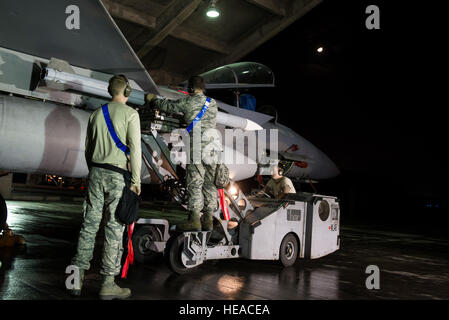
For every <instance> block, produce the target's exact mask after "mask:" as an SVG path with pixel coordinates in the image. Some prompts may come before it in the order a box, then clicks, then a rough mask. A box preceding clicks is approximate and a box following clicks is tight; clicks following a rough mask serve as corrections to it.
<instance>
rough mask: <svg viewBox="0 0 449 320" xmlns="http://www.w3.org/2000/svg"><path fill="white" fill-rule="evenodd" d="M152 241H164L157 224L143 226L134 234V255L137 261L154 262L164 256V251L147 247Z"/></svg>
mask: <svg viewBox="0 0 449 320" xmlns="http://www.w3.org/2000/svg"><path fill="white" fill-rule="evenodd" d="M150 241H158V242H159V241H162V237H161V235H160V233H159V231H158V230H157V228H156V227H155V226H149V225H145V226H141V227H139V228H138V229H137V231H136V232H135V233H134V234H133V248H134V257H135V258H136V261H137V262H139V263H148V262H153V261H155V260H157V259H158V258H160V257H161V256H162V253H158V252H154V251H151V250H150V249H148V248H147V247H146V245H147V244H148V242H150Z"/></svg>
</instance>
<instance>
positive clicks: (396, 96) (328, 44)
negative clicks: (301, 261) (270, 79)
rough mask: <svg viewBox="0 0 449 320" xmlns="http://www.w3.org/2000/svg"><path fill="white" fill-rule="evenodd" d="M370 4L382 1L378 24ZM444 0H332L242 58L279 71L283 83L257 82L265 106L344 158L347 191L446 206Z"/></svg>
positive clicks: (339, 158)
mask: <svg viewBox="0 0 449 320" xmlns="http://www.w3.org/2000/svg"><path fill="white" fill-rule="evenodd" d="M370 4H375V5H377V6H378V7H379V8H380V26H381V29H380V30H367V29H366V27H365V19H366V17H367V16H368V15H367V14H366V13H365V8H366V7H367V6H368V5H370ZM438 4H439V2H437V1H432V4H430V3H428V4H424V3H423V2H417V1H416V2H415V1H388V2H387V1H370V2H367V1H355V0H354V1H350V0H332V1H330V0H325V1H324V2H323V3H321V4H320V5H318V6H317V7H316V8H315V9H313V10H312V11H311V12H310V13H308V14H307V15H306V16H304V17H303V18H301V19H300V20H298V21H297V22H296V23H294V24H293V25H291V26H289V27H288V28H287V29H285V30H284V31H283V32H281V33H280V34H279V35H278V36H276V37H275V38H273V39H272V40H270V41H268V42H267V43H265V44H264V45H262V46H261V47H259V48H258V49H256V50H255V51H254V52H252V53H250V54H249V55H248V56H246V57H244V58H243V59H242V60H241V61H256V62H261V63H263V64H265V65H267V66H268V67H270V68H271V69H272V70H273V71H274V73H275V76H276V85H277V88H276V89H273V90H272V91H271V92H270V93H269V94H264V93H263V92H257V91H256V92H254V93H255V95H256V97H257V98H258V100H257V102H258V106H260V105H261V104H266V103H267V104H272V105H274V106H275V107H276V108H277V110H278V114H279V122H280V123H283V124H285V125H287V126H289V127H291V128H293V129H295V131H296V132H298V133H299V134H301V135H302V136H304V137H305V138H306V139H308V140H309V141H311V142H312V143H313V144H315V145H316V146H317V147H319V148H320V149H321V150H323V151H324V152H325V153H326V154H328V155H329V156H330V157H331V158H332V159H333V160H334V161H335V162H336V163H337V165H338V166H339V168H340V169H341V171H342V177H343V178H342V177H340V180H341V179H345V178H346V180H345V181H346V182H345V183H344V187H342V186H341V184H340V185H339V188H340V189H341V190H344V191H342V192H347V191H348V189H351V188H354V186H356V187H355V188H357V186H358V187H360V188H361V189H363V188H365V189H367V190H370V191H373V190H379V191H380V190H382V192H385V191H386V192H388V194H389V195H393V194H398V195H399V196H400V197H403V198H404V199H409V200H411V201H414V199H415V200H416V199H418V200H416V201H418V202H419V201H421V202H420V203H419V205H418V204H417V206H422V205H424V203H423V201H424V202H425V201H430V200H429V199H434V200H433V201H436V202H438V204H439V207H440V209H441V207H444V210H445V211H447V198H448V193H449V192H448V190H449V189H448V187H447V180H448V178H449V172H448V171H449V170H448V168H449V165H448V161H447V160H448V159H447V158H448V157H447V155H446V150H445V149H446V145H447V143H446V141H445V138H444V136H445V135H444V133H445V131H446V127H447V124H446V122H447V120H446V117H444V115H443V113H442V108H443V107H444V106H446V105H447V102H446V99H444V96H443V95H444V94H445V93H446V92H447V89H445V88H443V84H444V83H447V80H445V78H444V76H445V75H446V72H445V70H447V62H446V59H445V55H446V50H447V49H445V47H444V42H445V41H446V40H445V39H446V38H447V35H446V34H445V31H444V30H445V28H444V21H445V19H444V15H443V13H444V11H443V10H442V8H438ZM319 46H323V47H324V50H325V51H324V53H323V54H318V53H317V52H316V48H317V47H319ZM443 68H444V71H443ZM438 75H440V76H438ZM348 177H349V178H348ZM348 181H352V183H351V182H348ZM367 193H368V192H367ZM371 194H372V193H371ZM359 198H361V199H362V198H363V199H366V198H368V195H365V197H362V196H359ZM435 199H436V200H435Z"/></svg>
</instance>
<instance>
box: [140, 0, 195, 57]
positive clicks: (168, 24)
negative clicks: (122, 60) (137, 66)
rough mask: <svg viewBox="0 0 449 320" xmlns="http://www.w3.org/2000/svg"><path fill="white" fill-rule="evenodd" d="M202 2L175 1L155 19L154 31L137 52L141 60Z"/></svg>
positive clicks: (193, 0)
mask: <svg viewBox="0 0 449 320" xmlns="http://www.w3.org/2000/svg"><path fill="white" fill-rule="evenodd" d="M201 2H202V0H189V1H187V0H175V1H174V2H173V3H172V4H171V5H170V7H169V8H167V10H165V11H164V12H163V13H162V14H161V16H159V17H158V18H157V21H156V30H155V32H154V34H153V35H152V37H151V39H150V40H149V41H147V42H146V43H145V44H144V45H143V46H142V48H140V49H139V50H138V51H137V55H138V56H139V58H143V57H144V56H145V55H146V54H147V53H148V52H150V50H151V49H152V48H154V47H155V46H157V45H158V44H159V43H161V41H162V40H164V39H165V38H166V37H167V36H168V35H169V34H170V33H171V32H172V31H173V30H175V29H176V28H177V27H178V26H179V25H180V24H182V23H183V22H184V21H185V20H186V19H187V18H188V17H189V16H190V15H191V14H192V13H193V12H194V11H195V10H196V8H197V7H198V6H199V4H200V3H201Z"/></svg>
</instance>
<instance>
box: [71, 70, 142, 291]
mask: <svg viewBox="0 0 449 320" xmlns="http://www.w3.org/2000/svg"><path fill="white" fill-rule="evenodd" d="M127 82H128V81H127V79H126V77H124V76H114V77H113V78H111V80H110V81H109V92H110V93H111V95H112V96H113V99H112V101H111V102H110V103H109V104H108V110H109V115H110V118H111V122H112V125H113V127H114V130H115V132H116V134H117V136H118V137H119V139H120V141H122V142H123V143H124V144H126V145H127V146H128V148H129V151H130V153H129V159H128V157H127V156H126V155H125V153H124V152H123V151H122V150H121V149H119V148H117V146H116V145H115V142H114V141H113V139H112V137H111V135H110V133H109V131H108V128H107V124H106V120H105V118H104V115H103V112H102V109H101V108H99V109H98V110H96V111H95V112H93V113H92V115H91V116H90V118H89V124H88V126H87V134H86V151H85V156H86V162H87V164H88V166H89V179H88V185H87V195H86V200H85V202H84V207H83V217H84V221H83V225H82V227H81V231H80V235H79V239H78V247H77V252H76V255H75V257H73V259H72V265H74V266H76V267H78V269H79V271H80V277H79V278H80V279H79V282H78V287H79V289H76V288H75V289H70V290H69V293H71V294H72V295H77V296H78V295H80V294H81V288H82V284H83V280H84V271H85V270H88V269H89V268H90V260H92V256H93V251H94V246H95V237H96V235H97V232H98V229H99V226H100V222H101V220H102V218H103V214H104V215H105V222H106V225H105V241H104V248H103V257H102V261H101V269H100V274H102V275H103V277H104V279H103V284H102V287H101V290H100V298H101V299H113V298H118V299H123V298H127V297H129V296H130V295H131V290H130V289H127V288H120V287H119V286H117V285H116V284H115V282H114V277H115V276H116V275H118V274H119V273H120V269H121V266H120V264H121V257H122V253H123V244H122V241H123V231H124V228H125V225H124V224H122V223H121V222H120V221H118V219H117V217H116V214H115V212H116V209H117V206H118V203H119V202H120V199H121V197H122V193H123V188H124V187H125V180H124V177H123V175H122V174H120V173H118V172H115V171H112V170H108V169H104V168H99V167H96V166H95V164H100V165H101V164H103V165H104V164H108V165H112V166H115V167H118V168H121V169H125V170H126V169H127V167H128V164H129V165H130V167H131V174H132V178H131V187H130V188H131V190H133V191H134V192H136V193H137V194H140V172H141V157H142V153H141V142H140V139H141V136H140V119H139V114H138V113H137V111H136V110H134V109H132V108H130V107H128V106H127V105H126V101H127V100H128V98H127V95H126V94H128V95H129V93H126V92H127V90H126V89H125V88H126V87H127V85H128V84H127ZM129 91H130V89H129ZM128 162H129V163H128Z"/></svg>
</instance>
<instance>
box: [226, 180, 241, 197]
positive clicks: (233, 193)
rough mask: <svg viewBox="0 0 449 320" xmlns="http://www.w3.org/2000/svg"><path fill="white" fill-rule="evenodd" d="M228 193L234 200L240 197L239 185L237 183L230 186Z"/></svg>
mask: <svg viewBox="0 0 449 320" xmlns="http://www.w3.org/2000/svg"><path fill="white" fill-rule="evenodd" d="M228 192H229V194H230V195H231V197H232V198H234V199H237V197H238V196H239V189H238V187H237V184H235V183H231V184H229V188H228Z"/></svg>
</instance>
